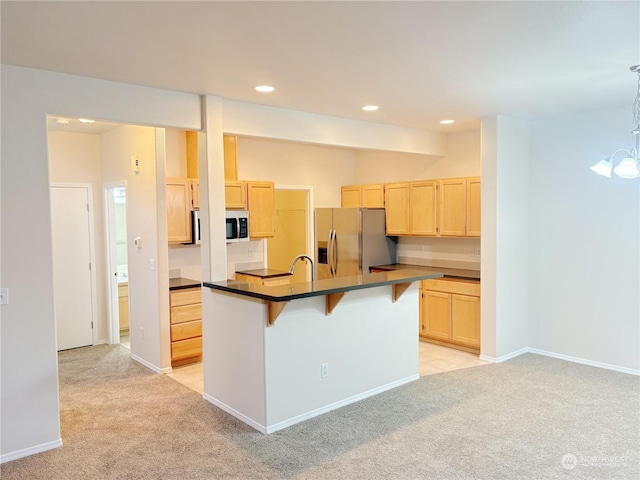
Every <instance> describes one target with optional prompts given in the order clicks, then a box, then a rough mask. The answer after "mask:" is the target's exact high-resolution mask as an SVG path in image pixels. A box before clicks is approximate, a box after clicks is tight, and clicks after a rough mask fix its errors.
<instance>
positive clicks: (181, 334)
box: [171, 320, 202, 342]
mask: <svg viewBox="0 0 640 480" xmlns="http://www.w3.org/2000/svg"><path fill="white" fill-rule="evenodd" d="M201 336H202V320H194V321H193V322H184V323H176V324H175V325H171V341H173V342H175V341H176V340H185V339H187V338H194V337H201Z"/></svg>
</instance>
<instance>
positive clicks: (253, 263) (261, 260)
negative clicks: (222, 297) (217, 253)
mask: <svg viewBox="0 0 640 480" xmlns="http://www.w3.org/2000/svg"><path fill="white" fill-rule="evenodd" d="M265 250H266V240H264V239H261V240H251V241H249V242H237V243H227V278H230V279H232V278H233V274H234V273H235V272H237V271H240V270H253V269H257V268H265V267H266V266H267V264H266V258H267V254H266V252H265Z"/></svg>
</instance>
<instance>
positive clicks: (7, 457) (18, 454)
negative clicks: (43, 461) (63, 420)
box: [0, 438, 62, 463]
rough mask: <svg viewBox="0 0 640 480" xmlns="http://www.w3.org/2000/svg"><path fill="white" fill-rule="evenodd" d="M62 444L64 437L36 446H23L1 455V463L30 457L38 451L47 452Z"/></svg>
mask: <svg viewBox="0 0 640 480" xmlns="http://www.w3.org/2000/svg"><path fill="white" fill-rule="evenodd" d="M61 446H62V439H61V438H59V439H58V440H54V441H53V442H47V443H41V444H40V445H36V446H35V447H29V448H23V449H22V450H17V451H15V452H11V453H5V454H4V455H1V456H0V463H5V462H10V461H11V460H17V459H19V458H23V457H28V456H29V455H35V454H36V453H42V452H46V451H47V450H53V449H54V448H58V447H61Z"/></svg>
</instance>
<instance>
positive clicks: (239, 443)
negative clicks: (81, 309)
mask: <svg viewBox="0 0 640 480" xmlns="http://www.w3.org/2000/svg"><path fill="white" fill-rule="evenodd" d="M128 353H129V351H128V350H127V349H125V348H123V347H120V346H98V347H88V348H82V349H77V350H71V351H67V352H62V353H60V354H59V369H60V402H61V424H62V439H63V442H64V446H63V447H62V448H59V449H56V450H52V451H49V452H44V453H41V454H38V455H34V456H31V457H27V458H23V459H19V460H15V461H12V462H8V463H5V464H4V465H2V467H1V470H0V472H1V477H2V479H3V480H4V479H7V480H11V479H52V480H53V479H229V480H231V479H242V480H252V479H295V480H301V479H309V480H311V479H313V480H318V479H367V480H370V479H385V480H386V479H491V480H493V479H498V480H499V479H557V478H560V479H563V478H570V479H583V478H587V479H603V480H604V479H638V478H640V464H639V448H640V447H639V445H640V416H639V413H640V379H639V378H638V377H635V376H631V375H625V374H621V373H616V372H611V371H607V370H602V369H598V368H594V367H588V366H584V365H579V364H574V363H569V362H564V361H561V360H556V359H551V358H546V357H541V356H537V355H533V354H526V355H523V356H521V357H518V358H515V359H513V360H511V361H509V362H505V363H502V364H499V365H486V366H481V367H474V368H467V369H464V370H457V371H453V372H449V373H443V374H438V375H431V376H427V377H423V378H421V379H420V380H418V381H416V382H413V383H411V384H409V385H405V386H402V387H399V388H396V389H394V390H392V391H388V392H385V393H382V394H380V395H377V396H375V397H372V398H369V399H365V400H363V401H360V402H358V403H355V404H352V405H349V406H347V407H344V408H342V409H339V410H336V411H333V412H330V413H327V414H325V415H322V416H319V417H316V418H313V419H310V420H308V421H306V422H303V423H301V424H298V425H294V426H292V427H289V428H287V429H285V430H282V431H279V432H276V433H274V434H271V435H263V434H261V433H258V432H256V431H255V430H253V429H251V428H250V427H248V426H246V425H245V424H243V423H241V422H240V421H238V420H236V419H234V418H233V417H231V416H229V415H228V414H226V413H224V412H222V411H221V410H219V409H217V408H216V407H215V406H213V405H211V404H209V403H208V402H206V401H204V400H203V399H202V398H201V397H200V395H198V394H197V393H195V392H194V391H192V390H190V389H188V388H187V387H185V386H183V385H181V384H179V383H178V382H176V381H174V380H172V379H171V378H169V377H167V376H164V375H157V374H154V373H153V372H151V371H150V370H148V369H146V368H145V367H143V366H141V365H139V364H137V363H136V362H134V361H132V360H130V358H129V357H128Z"/></svg>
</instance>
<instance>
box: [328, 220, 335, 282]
mask: <svg viewBox="0 0 640 480" xmlns="http://www.w3.org/2000/svg"><path fill="white" fill-rule="evenodd" d="M328 249H329V250H328V252H327V263H328V264H329V274H330V275H331V278H333V277H334V274H333V230H329V245H328Z"/></svg>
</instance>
